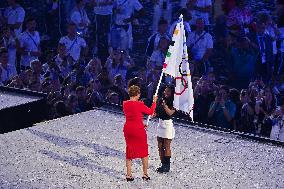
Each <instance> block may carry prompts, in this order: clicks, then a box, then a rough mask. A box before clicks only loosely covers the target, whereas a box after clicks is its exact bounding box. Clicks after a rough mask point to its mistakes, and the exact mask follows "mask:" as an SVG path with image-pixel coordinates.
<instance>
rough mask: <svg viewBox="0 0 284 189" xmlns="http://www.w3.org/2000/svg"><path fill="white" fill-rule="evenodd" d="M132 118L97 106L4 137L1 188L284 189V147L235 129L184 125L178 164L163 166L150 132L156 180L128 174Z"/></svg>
mask: <svg viewBox="0 0 284 189" xmlns="http://www.w3.org/2000/svg"><path fill="white" fill-rule="evenodd" d="M123 123H124V117H123V116H122V115H119V114H113V113H109V112H106V111H101V110H94V111H90V112H86V113H82V114H78V115H73V116H69V117H65V118H61V119H57V120H53V121H48V122H44V123H39V124H37V125H36V126H34V127H31V128H28V129H23V130H19V131H14V132H11V133H6V134H2V135H0V151H1V153H0V188H20V189H32V188H43V189H46V188H68V189H70V188H75V189H79V188H109V189H111V188H131V189H132V188H200V189H206V188H222V189H223V188H228V189H232V188H240V189H250V188H259V189H266V188H267V189H271V188H273V189H274V188H284V148H282V147H279V146H273V145H270V144H262V143H257V142H254V141H249V140H244V139H241V138H239V137H237V136H234V135H231V134H222V133H221V134H220V133H217V132H215V131H202V130H198V129H195V128H194V127H190V128H186V127H181V126H176V138H175V140H174V141H173V150H172V152H173V158H172V162H173V163H172V170H171V172H170V173H168V174H158V173H156V172H155V169H156V167H157V166H158V165H159V161H158V152H157V142H156V136H155V133H156V131H155V126H154V125H155V124H156V122H152V124H151V125H152V126H151V127H150V129H149V130H148V143H149V152H150V161H149V164H150V169H149V174H150V176H151V178H152V180H151V181H149V182H144V181H142V179H141V175H142V170H141V163H140V161H138V160H137V161H134V165H133V172H134V173H133V175H134V176H135V181H134V182H132V183H127V182H126V181H125V180H124V179H125V175H124V174H125V162H124V158H125V153H124V152H125V143H124V138H123V133H122V127H123Z"/></svg>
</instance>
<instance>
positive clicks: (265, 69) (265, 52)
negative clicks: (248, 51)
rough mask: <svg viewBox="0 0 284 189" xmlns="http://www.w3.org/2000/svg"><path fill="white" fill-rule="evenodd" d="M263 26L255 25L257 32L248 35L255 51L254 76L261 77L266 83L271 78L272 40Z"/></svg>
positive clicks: (262, 24)
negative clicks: (256, 54) (256, 53)
mask: <svg viewBox="0 0 284 189" xmlns="http://www.w3.org/2000/svg"><path fill="white" fill-rule="evenodd" d="M265 29H266V27H265V24H264V23H262V22H261V23H259V22H258V23H257V31H256V32H252V33H250V35H249V39H250V41H251V42H252V43H251V44H252V47H253V48H254V49H255V50H257V52H258V57H257V64H256V74H257V75H260V76H263V77H264V80H265V81H266V82H267V81H268V80H269V79H270V78H271V74H272V63H273V46H272V39H271V37H270V36H269V35H267V34H266V33H265Z"/></svg>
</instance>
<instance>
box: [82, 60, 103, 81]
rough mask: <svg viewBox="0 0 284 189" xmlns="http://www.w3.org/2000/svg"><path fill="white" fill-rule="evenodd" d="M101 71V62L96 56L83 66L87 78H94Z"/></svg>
mask: <svg viewBox="0 0 284 189" xmlns="http://www.w3.org/2000/svg"><path fill="white" fill-rule="evenodd" d="M101 71H102V64H101V61H100V59H98V58H94V59H91V60H90V62H89V63H88V65H87V66H86V68H85V73H86V74H87V77H88V78H89V80H96V79H97V78H98V75H99V74H100V73H101Z"/></svg>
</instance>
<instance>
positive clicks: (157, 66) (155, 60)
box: [149, 37, 169, 72]
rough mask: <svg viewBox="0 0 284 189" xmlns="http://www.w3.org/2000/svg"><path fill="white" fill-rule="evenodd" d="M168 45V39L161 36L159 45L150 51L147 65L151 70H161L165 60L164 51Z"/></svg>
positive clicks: (165, 51)
mask: <svg viewBox="0 0 284 189" xmlns="http://www.w3.org/2000/svg"><path fill="white" fill-rule="evenodd" d="M168 47H169V40H168V39H167V38H165V37H163V38H161V39H160V41H159V46H158V48H157V49H156V50H154V52H153V53H152V55H151V57H150V61H149V64H150V65H149V67H150V68H151V69H153V70H156V71H158V72H161V71H162V69H163V64H164V62H165V58H166V53H167V50H168Z"/></svg>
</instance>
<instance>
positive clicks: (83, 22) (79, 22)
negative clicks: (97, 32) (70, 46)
mask: <svg viewBox="0 0 284 189" xmlns="http://www.w3.org/2000/svg"><path fill="white" fill-rule="evenodd" d="M85 4H86V2H85V0H76V6H75V8H74V10H73V11H72V13H71V16H70V21H71V22H73V23H74V24H76V27H77V33H78V34H79V35H83V36H85V35H86V34H87V32H88V26H89V24H90V20H89V18H88V15H87V12H86V10H85V8H84V7H85Z"/></svg>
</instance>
